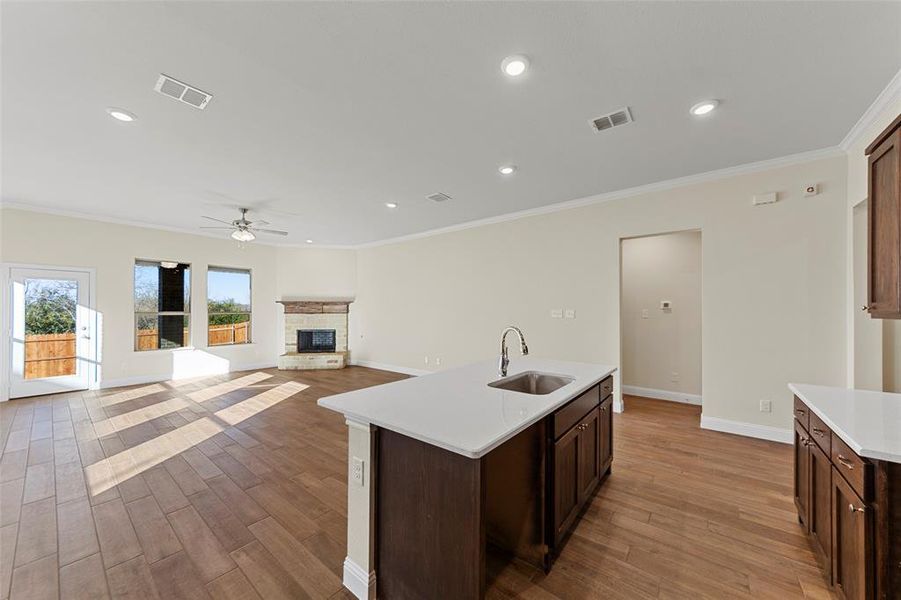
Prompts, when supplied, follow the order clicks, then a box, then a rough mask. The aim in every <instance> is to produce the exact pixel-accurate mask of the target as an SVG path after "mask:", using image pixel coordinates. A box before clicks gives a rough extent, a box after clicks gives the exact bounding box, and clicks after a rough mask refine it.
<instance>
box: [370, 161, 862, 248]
mask: <svg viewBox="0 0 901 600" xmlns="http://www.w3.org/2000/svg"><path fill="white" fill-rule="evenodd" d="M839 156H845V153H844V151H843V150H842V149H841V148H839V147H838V146H831V147H829V148H821V149H819V150H811V151H809V152H800V153H798V154H790V155H788V156H781V157H778V158H771V159H767V160H761V161H758V162H753V163H746V164H743V165H736V166H734V167H726V168H724V169H717V170H716V171H707V172H705V173H698V174H696V175H688V176H686V177H677V178H675V179H666V180H664V181H658V182H656V183H649V184H646V185H639V186H636V187H631V188H626V189H623V190H617V191H614V192H606V193H603V194H597V195H594V196H587V197H585V198H578V199H576V200H568V201H566V202H558V203H556V204H547V205H544V206H538V207H536V208H530V209H527V210H520V211H516V212H512V213H505V214H503V215H497V216H495V217H487V218H485V219H476V220H474V221H466V222H464V223H459V224H457V225H450V226H448V227H440V228H438V229H429V230H427V231H421V232H418V233H412V234H410V235H403V236H400V237H395V238H389V239H385V240H378V241H374V242H367V243H364V244H359V245H357V246H355V249H357V250H361V249H365V248H375V247H378V246H386V245H388V244H397V243H400V242H409V241H413V240H418V239H422V238H427V237H432V236H435V235H442V234H445V233H453V232H456V231H464V230H466V229H474V228H476V227H484V226H485V225H494V224H496V223H504V222H507V221H516V220H519V219H525V218H528V217H535V216H538V215H546V214H549V213H555V212H561V211H565V210H572V209H574V208H581V207H583V206H591V205H593V204H601V203H604V202H610V201H611V200H619V199H621V198H631V197H634V196H640V195H642V194H650V193H654V192H663V191H667V190H672V189H676V188H681V187H688V186H691V185H697V184H700V183H706V182H710V181H718V180H721V179H727V178H729V177H735V176H738V175H746V174H749V173H757V172H760V171H767V170H770V169H778V168H780V167H788V166H791V165H797V164H802V163H807V162H813V161H817V160H823V159H827V158H836V157H839Z"/></svg>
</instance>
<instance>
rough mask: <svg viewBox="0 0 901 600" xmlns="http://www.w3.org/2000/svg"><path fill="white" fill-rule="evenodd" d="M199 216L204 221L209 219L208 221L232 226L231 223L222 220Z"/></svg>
mask: <svg viewBox="0 0 901 600" xmlns="http://www.w3.org/2000/svg"><path fill="white" fill-rule="evenodd" d="M200 216H202V217H203V218H204V219H209V220H210V221H216V222H217V223H225V224H226V225H231V224H232V223H231V221H223V220H222V219H216V218H214V217H208V216H206V215H200Z"/></svg>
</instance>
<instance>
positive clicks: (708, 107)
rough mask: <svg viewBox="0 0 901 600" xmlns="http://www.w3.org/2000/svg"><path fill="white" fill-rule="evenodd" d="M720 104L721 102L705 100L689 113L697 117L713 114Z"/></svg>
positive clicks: (693, 107)
mask: <svg viewBox="0 0 901 600" xmlns="http://www.w3.org/2000/svg"><path fill="white" fill-rule="evenodd" d="M719 103H720V101H719V100H704V101H702V102H698V103H697V104H695V105H694V106H692V107H691V110H690V111H689V112H691V114H693V115H694V116H696V117H700V116H703V115H706V114H708V113H711V112H713V109H715V108H716V107H717V106H718V105H719Z"/></svg>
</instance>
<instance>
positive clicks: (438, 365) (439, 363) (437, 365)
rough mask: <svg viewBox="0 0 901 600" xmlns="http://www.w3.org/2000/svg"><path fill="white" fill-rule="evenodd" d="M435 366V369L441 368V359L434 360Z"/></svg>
mask: <svg viewBox="0 0 901 600" xmlns="http://www.w3.org/2000/svg"><path fill="white" fill-rule="evenodd" d="M435 366H436V367H440V366H441V358H440V357H439V358H436V359H435Z"/></svg>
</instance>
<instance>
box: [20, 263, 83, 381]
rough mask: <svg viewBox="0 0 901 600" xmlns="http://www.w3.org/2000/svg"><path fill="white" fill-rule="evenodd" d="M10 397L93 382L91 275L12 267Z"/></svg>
mask: <svg viewBox="0 0 901 600" xmlns="http://www.w3.org/2000/svg"><path fill="white" fill-rule="evenodd" d="M7 293H8V294H9V299H10V303H9V306H10V308H11V314H10V333H11V335H10V348H9V353H8V356H9V361H10V364H9V370H8V373H9V376H10V377H9V397H10V398H21V397H24V396H37V395H40V394H55V393H60V392H68V391H72V390H85V389H88V388H89V387H90V385H91V382H92V381H93V380H94V379H95V373H96V358H95V355H96V352H95V351H94V348H95V343H94V339H93V338H94V331H93V329H94V327H93V321H94V320H95V316H94V310H93V308H92V307H93V298H92V297H91V294H92V291H91V273H90V272H88V271H78V270H71V271H70V270H55V269H41V268H15V267H13V268H10V269H9V290H8V291H7Z"/></svg>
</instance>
